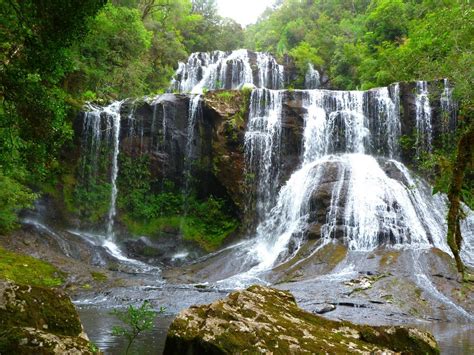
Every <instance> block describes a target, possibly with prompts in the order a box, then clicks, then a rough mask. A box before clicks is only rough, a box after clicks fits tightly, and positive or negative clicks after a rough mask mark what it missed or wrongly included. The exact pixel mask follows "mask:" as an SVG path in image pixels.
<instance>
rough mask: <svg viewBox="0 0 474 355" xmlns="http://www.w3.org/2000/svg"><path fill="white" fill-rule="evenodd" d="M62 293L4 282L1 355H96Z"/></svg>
mask: <svg viewBox="0 0 474 355" xmlns="http://www.w3.org/2000/svg"><path fill="white" fill-rule="evenodd" d="M97 352H98V351H97V350H96V349H95V347H94V346H93V345H92V344H91V343H90V342H89V340H88V338H87V336H86V334H85V333H84V331H83V328H82V324H81V322H80V320H79V315H78V314H77V311H76V309H75V308H74V305H73V304H72V302H71V300H70V298H69V297H68V296H67V295H66V294H64V293H63V292H61V291H57V290H53V289H48V288H43V287H38V286H29V285H19V284H16V283H13V282H11V281H3V280H0V354H44V355H46V354H47V355H50V354H70V355H72V354H94V353H97Z"/></svg>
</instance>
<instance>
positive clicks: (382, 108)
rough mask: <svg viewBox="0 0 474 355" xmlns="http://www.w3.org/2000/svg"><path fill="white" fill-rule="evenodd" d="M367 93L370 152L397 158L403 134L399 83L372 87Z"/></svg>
mask: <svg viewBox="0 0 474 355" xmlns="http://www.w3.org/2000/svg"><path fill="white" fill-rule="evenodd" d="M365 95H366V98H365V101H366V102H365V104H364V105H365V113H364V114H365V115H367V117H368V118H369V129H370V140H371V148H370V152H371V153H372V154H374V155H382V156H387V157H389V158H397V157H398V156H399V153H400V152H399V140H400V136H401V123H400V87H399V85H398V84H394V85H391V86H390V87H383V88H377V89H372V90H369V91H368V92H367V93H366V94H365Z"/></svg>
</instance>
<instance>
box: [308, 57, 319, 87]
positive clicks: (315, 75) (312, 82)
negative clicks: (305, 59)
mask: <svg viewBox="0 0 474 355" xmlns="http://www.w3.org/2000/svg"><path fill="white" fill-rule="evenodd" d="M319 85H321V81H320V76H319V72H318V71H317V70H316V69H314V66H313V64H311V63H309V64H308V70H307V72H306V75H305V77H304V88H305V89H307V90H311V89H317V88H319Z"/></svg>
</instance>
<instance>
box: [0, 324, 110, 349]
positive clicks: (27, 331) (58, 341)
mask: <svg viewBox="0 0 474 355" xmlns="http://www.w3.org/2000/svg"><path fill="white" fill-rule="evenodd" d="M0 353H1V354H16V355H30V354H37V355H53V354H55V355H56V354H57V355H63V354H71V355H72V354H85V355H89V354H91V355H92V354H101V352H100V351H99V350H98V349H97V348H96V347H95V346H94V345H93V344H91V343H90V342H89V341H88V340H87V339H85V338H82V337H71V336H65V335H56V334H52V333H48V332H45V331H41V330H38V329H35V328H30V327H23V328H21V327H13V328H10V329H8V330H1V329H0Z"/></svg>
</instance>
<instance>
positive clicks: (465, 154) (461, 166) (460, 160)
mask: <svg viewBox="0 0 474 355" xmlns="http://www.w3.org/2000/svg"><path fill="white" fill-rule="evenodd" d="M473 150H474V123H471V124H470V126H469V129H468V130H467V132H465V133H464V134H463V135H462V136H461V139H460V140H459V143H458V149H457V157H456V161H455V162H454V168H453V176H452V180H451V186H450V188H449V193H448V199H449V212H448V235H447V239H448V245H449V247H450V248H451V251H452V252H453V255H454V259H455V260H456V267H457V269H458V271H459V272H460V273H461V276H462V278H463V279H464V264H463V262H462V260H461V256H460V251H461V244H462V235H461V226H460V220H461V219H462V218H463V211H462V209H461V189H462V185H463V182H464V175H465V172H466V170H467V167H468V166H472V160H473Z"/></svg>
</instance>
